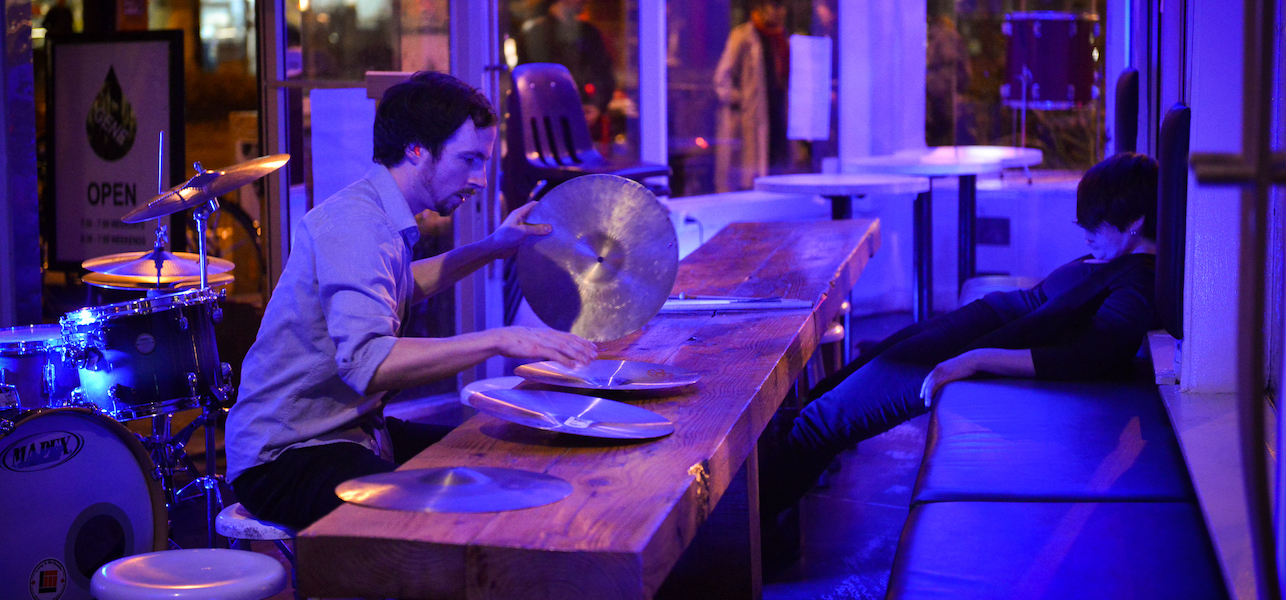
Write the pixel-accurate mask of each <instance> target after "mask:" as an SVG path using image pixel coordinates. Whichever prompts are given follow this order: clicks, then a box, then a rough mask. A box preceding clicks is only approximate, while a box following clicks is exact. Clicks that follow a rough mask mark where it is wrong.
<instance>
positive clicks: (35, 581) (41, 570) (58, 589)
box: [27, 558, 67, 600]
mask: <svg viewBox="0 0 1286 600" xmlns="http://www.w3.org/2000/svg"><path fill="white" fill-rule="evenodd" d="M27 590H28V591H29V592H31V598H32V600H58V598H61V597H62V595H63V592H64V591H66V590H67V569H65V568H63V565H62V563H60V562H58V561H56V560H54V559H52V558H46V559H45V560H42V561H40V564H38V565H36V568H35V569H32V571H31V579H29V580H28V581H27Z"/></svg>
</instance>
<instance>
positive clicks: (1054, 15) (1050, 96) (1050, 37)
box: [1000, 11, 1099, 110]
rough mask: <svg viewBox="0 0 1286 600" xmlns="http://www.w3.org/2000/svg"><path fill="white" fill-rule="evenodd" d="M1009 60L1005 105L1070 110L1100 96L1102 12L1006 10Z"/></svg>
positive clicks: (1002, 93) (1003, 93)
mask: <svg viewBox="0 0 1286 600" xmlns="http://www.w3.org/2000/svg"><path fill="white" fill-rule="evenodd" d="M1001 27H1002V28H1003V31H1004V33H1005V35H1007V36H1009V53H1008V64H1007V67H1006V78H1005V84H1004V85H1002V86H1000V97H1001V99H1002V100H1003V101H1004V103H1005V106H1008V107H1010V108H1022V107H1023V88H1024V87H1026V90H1027V99H1026V102H1027V108H1028V109H1032V110H1066V109H1070V108H1075V107H1077V106H1081V105H1084V104H1087V103H1089V102H1091V101H1093V100H1095V99H1097V98H1098V93H1099V90H1098V87H1097V85H1096V84H1097V83H1098V81H1097V79H1098V68H1097V66H1098V58H1099V57H1098V56H1097V55H1096V54H1095V53H1096V50H1095V48H1094V41H1095V39H1097V38H1098V36H1099V24H1098V15H1095V14H1079V15H1078V14H1072V13H1064V12H1053V11H1038V12H1016V13H1009V14H1007V15H1005V22H1004V24H1003V25H1002V26H1001Z"/></svg>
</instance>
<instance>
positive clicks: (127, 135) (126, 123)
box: [85, 67, 138, 160]
mask: <svg viewBox="0 0 1286 600" xmlns="http://www.w3.org/2000/svg"><path fill="white" fill-rule="evenodd" d="M137 132H138V120H137V119H135V118H134V107H133V106H130V103H129V101H128V100H126V99H125V94H124V92H122V91H121V84H120V82H119V81H117V80H116V68H115V67H108V69H107V79H105V80H104V81H103V87H102V88H101V89H99V90H98V95H97V96H95V97H94V103H93V104H90V105H89V115H88V116H87V117H86V118H85V133H86V134H88V135H89V147H90V148H92V149H93V150H94V154H97V155H98V156H100V157H101V158H102V159H103V160H120V159H121V158H123V157H124V156H125V155H126V154H129V150H130V148H132V147H133V146H134V134H135V133H137Z"/></svg>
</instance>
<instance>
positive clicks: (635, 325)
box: [516, 175, 679, 342]
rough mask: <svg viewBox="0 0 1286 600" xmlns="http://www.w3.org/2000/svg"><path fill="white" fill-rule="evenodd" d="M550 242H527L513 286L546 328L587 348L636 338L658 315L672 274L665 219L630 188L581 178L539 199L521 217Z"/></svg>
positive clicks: (674, 243)
mask: <svg viewBox="0 0 1286 600" xmlns="http://www.w3.org/2000/svg"><path fill="white" fill-rule="evenodd" d="M527 220H528V221H529V222H531V223H539V224H549V225H550V226H552V227H553V232H552V233H550V234H549V235H533V236H528V237H527V239H526V240H524V242H523V245H522V246H521V247H519V249H518V254H517V265H516V266H517V271H518V283H519V285H520V286H521V287H522V291H523V295H525V296H526V298H527V302H528V303H529V304H530V305H531V309H532V311H534V312H535V313H536V316H538V317H540V319H541V320H542V321H544V322H545V324H546V325H549V326H550V327H553V328H554V329H559V330H562V331H570V332H572V333H574V334H576V335H579V336H581V337H583V338H585V339H587V340H590V341H596V342H601V341H607V340H614V339H617V338H620V337H622V336H625V335H628V334H630V333H632V332H634V331H637V330H638V329H639V328H640V327H642V326H643V325H645V324H646V323H647V322H648V321H649V320H651V319H652V317H654V316H656V314H657V313H658V312H659V311H660V310H661V307H662V306H663V305H664V304H665V299H666V298H667V297H669V295H670V291H671V289H672V288H673V287H674V280H675V277H676V276H677V275H678V272H679V242H678V238H677V237H676V236H675V234H674V226H673V225H671V224H670V218H669V212H668V211H667V209H666V208H665V207H664V206H662V205H661V203H660V202H659V201H657V199H656V196H654V195H653V194H652V192H650V191H648V190H647V188H645V187H643V186H642V185H640V184H639V183H637V182H634V181H631V180H629V179H625V178H623V177H617V176H615V175H584V176H581V177H577V178H575V179H572V180H569V181H566V182H564V183H562V184H560V185H559V186H558V187H555V188H554V189H553V190H551V191H550V192H549V193H548V194H546V195H545V197H544V198H542V199H541V200H540V202H539V204H537V206H536V208H534V209H533V210H532V211H531V214H530V215H528V217H527Z"/></svg>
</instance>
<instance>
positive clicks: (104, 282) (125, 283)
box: [81, 273, 235, 291]
mask: <svg viewBox="0 0 1286 600" xmlns="http://www.w3.org/2000/svg"><path fill="white" fill-rule="evenodd" d="M208 279H209V284H210V287H218V286H221V285H229V284H231V283H232V282H233V281H234V280H235V278H234V277H233V275H232V273H216V274H214V275H210V276H209V278H208ZM81 281H84V282H85V284H86V285H91V286H94V287H97V288H105V289H110V290H131V291H139V290H142V291H146V290H187V289H192V288H196V287H200V286H201V277H200V276H199V275H198V276H187V277H170V276H161V278H160V281H159V282H158V281H157V278H156V277H144V276H141V275H108V274H106V273H87V274H85V276H84V277H82V278H81Z"/></svg>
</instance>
